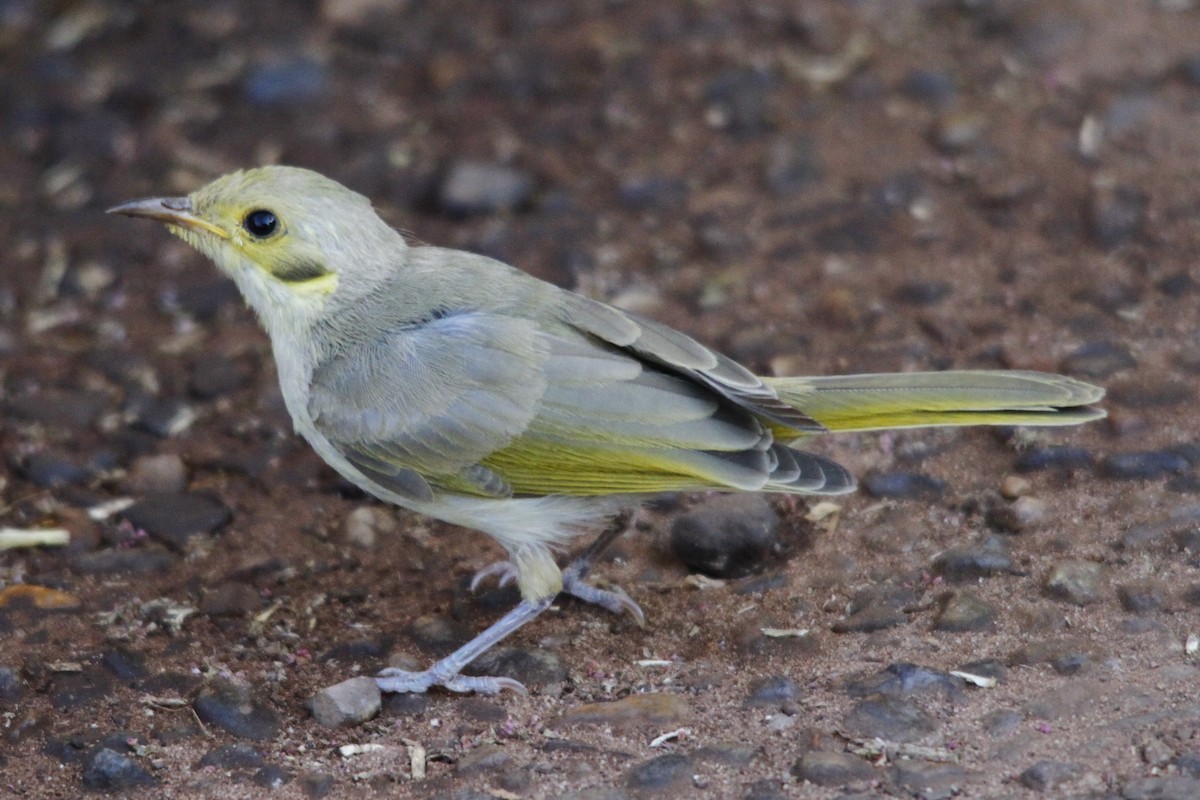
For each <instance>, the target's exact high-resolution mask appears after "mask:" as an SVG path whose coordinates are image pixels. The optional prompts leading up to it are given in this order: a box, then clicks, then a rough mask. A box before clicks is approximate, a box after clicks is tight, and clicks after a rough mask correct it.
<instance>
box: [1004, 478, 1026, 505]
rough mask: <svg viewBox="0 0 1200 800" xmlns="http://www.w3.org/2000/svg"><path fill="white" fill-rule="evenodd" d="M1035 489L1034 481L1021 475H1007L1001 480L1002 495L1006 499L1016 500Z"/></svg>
mask: <svg viewBox="0 0 1200 800" xmlns="http://www.w3.org/2000/svg"><path fill="white" fill-rule="evenodd" d="M1032 490H1033V481H1031V480H1029V479H1028V478H1023V477H1021V476H1020V475H1005V476H1004V480H1002V481H1001V482H1000V496H1001V497H1003V498H1004V499H1005V500H1016V499H1017V498H1018V497H1024V496H1025V495H1027V494H1029V493H1030V492H1031V491H1032Z"/></svg>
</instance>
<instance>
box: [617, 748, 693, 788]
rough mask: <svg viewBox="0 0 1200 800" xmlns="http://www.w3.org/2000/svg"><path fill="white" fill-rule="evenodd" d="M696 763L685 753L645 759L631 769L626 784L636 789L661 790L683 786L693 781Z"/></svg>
mask: <svg viewBox="0 0 1200 800" xmlns="http://www.w3.org/2000/svg"><path fill="white" fill-rule="evenodd" d="M693 767H694V763H693V762H692V759H691V758H690V757H689V756H687V755H685V754H683V753H667V754H666V755H662V756H658V757H657V758H652V759H650V760H649V761H643V762H642V763H640V764H637V765H636V766H634V767H633V768H632V769H630V770H629V772H628V773H627V775H626V777H625V786H626V787H627V788H629V789H632V790H634V791H642V792H646V791H661V790H663V789H667V788H671V787H682V786H684V785H686V784H689V783H691V778H692V771H693Z"/></svg>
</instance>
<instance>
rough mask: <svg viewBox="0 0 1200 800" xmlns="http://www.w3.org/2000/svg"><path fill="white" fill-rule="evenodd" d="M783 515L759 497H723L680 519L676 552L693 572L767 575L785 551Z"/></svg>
mask: <svg viewBox="0 0 1200 800" xmlns="http://www.w3.org/2000/svg"><path fill="white" fill-rule="evenodd" d="M778 531H779V515H778V514H776V513H775V510H774V509H773V508H771V506H770V504H769V503H767V501H766V500H765V499H763V498H762V497H759V496H757V495H722V496H717V497H713V498H711V499H709V500H708V501H706V502H705V503H703V504H702V505H700V506H698V507H696V508H694V509H692V510H691V511H689V512H688V513H686V514H683V515H682V516H680V517H678V518H677V519H676V520H675V522H674V524H673V525H672V526H671V550H672V552H673V553H674V554H675V555H676V557H678V558H679V560H680V561H682V562H683V563H684V564H685V565H687V567H688V569H691V570H693V571H695V572H702V573H704V574H705V575H710V576H712V577H714V578H740V577H744V576H746V575H750V574H753V573H756V572H759V571H761V570H762V569H763V568H764V567H765V566H766V565H767V563H768V560H769V559H770V558H772V557H774V556H776V555H778V553H779V551H780V550H781V548H782V545H781V543H780V541H779V536H778Z"/></svg>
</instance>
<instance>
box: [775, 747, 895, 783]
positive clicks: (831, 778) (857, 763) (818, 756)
mask: <svg viewBox="0 0 1200 800" xmlns="http://www.w3.org/2000/svg"><path fill="white" fill-rule="evenodd" d="M792 774H793V775H795V776H796V778H798V779H799V780H802V781H808V782H809V783H813V784H816V785H817V786H842V785H844V784H847V783H850V782H852V781H869V780H871V779H873V778H877V777H880V776H879V775H878V774H877V773H876V771H875V769H874V767H872V766H871V765H870V764H868V763H867V762H866V761H863V760H862V759H861V758H859V757H858V756H853V755H850V754H849V753H826V752H822V751H819V750H813V751H810V752H807V753H805V754H804V755H802V756H800V758H799V759H797V760H796V763H795V765H794V766H793V767H792Z"/></svg>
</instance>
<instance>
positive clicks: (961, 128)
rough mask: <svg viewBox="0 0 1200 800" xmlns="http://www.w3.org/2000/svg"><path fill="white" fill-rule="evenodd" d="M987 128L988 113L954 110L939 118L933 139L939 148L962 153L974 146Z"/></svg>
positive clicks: (948, 151)
mask: <svg viewBox="0 0 1200 800" xmlns="http://www.w3.org/2000/svg"><path fill="white" fill-rule="evenodd" d="M987 128H988V117H987V115H986V114H980V113H978V112H972V111H954V112H950V113H948V114H946V115H944V116H943V117H942V118H941V119H939V120H938V122H937V126H936V127H935V129H934V132H933V141H934V144H935V145H936V146H937V147H938V149H939V150H942V151H944V152H947V153H961V152H963V151H964V150H969V149H971V148H972V147H974V146H975V145H976V144H977V143H978V142H979V139H980V137H982V136H983V133H984V131H986V130H987Z"/></svg>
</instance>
